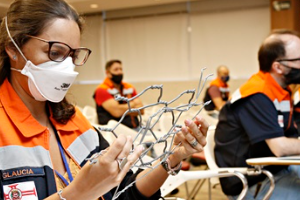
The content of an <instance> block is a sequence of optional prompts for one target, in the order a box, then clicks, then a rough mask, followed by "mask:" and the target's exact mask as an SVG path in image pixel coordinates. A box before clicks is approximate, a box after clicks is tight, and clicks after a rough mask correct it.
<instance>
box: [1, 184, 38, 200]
mask: <svg viewBox="0 0 300 200" xmlns="http://www.w3.org/2000/svg"><path fill="white" fill-rule="evenodd" d="M3 192H4V200H38V199H39V198H38V194H37V192H36V187H35V184H34V182H33V181H27V182H20V183H14V184H10V185H3Z"/></svg>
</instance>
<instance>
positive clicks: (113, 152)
mask: <svg viewBox="0 0 300 200" xmlns="http://www.w3.org/2000/svg"><path fill="white" fill-rule="evenodd" d="M126 141H127V137H126V136H124V135H119V137H118V138H117V139H116V140H115V141H114V142H113V143H112V145H111V146H110V148H109V149H108V151H107V152H106V153H105V154H104V155H103V158H104V159H105V160H106V161H107V162H113V161H115V160H116V159H117V157H118V155H119V154H120V153H121V152H122V150H123V149H124V146H125V144H126Z"/></svg>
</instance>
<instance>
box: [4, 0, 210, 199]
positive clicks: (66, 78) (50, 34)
mask: <svg viewBox="0 0 300 200" xmlns="http://www.w3.org/2000/svg"><path fill="white" fill-rule="evenodd" d="M81 31H82V19H81V18H80V17H79V16H78V14H77V13H76V11H75V10H74V9H72V8H71V7H70V6H69V5H68V4H67V3H66V2H64V1H63V0H16V1H14V2H13V3H12V4H11V6H10V7H9V9H8V12H7V15H6V16H5V17H4V18H3V20H2V23H1V33H0V173H1V177H2V179H1V180H0V187H1V189H0V199H5V200H8V199H9V200H11V199H23V198H24V199H30V200H38V199H47V200H66V199H67V200H77V199H78V200H79V199H80V200H82V199H84V200H94V199H105V200H109V199H111V198H112V196H113V194H114V192H115V190H116V188H115V187H116V186H117V185H119V184H120V187H119V188H118V189H119V190H122V189H123V188H125V187H126V186H127V185H129V184H130V183H132V182H133V181H134V180H135V179H136V178H139V177H142V176H144V175H145V174H146V173H147V172H148V171H147V170H144V171H142V170H139V171H138V172H137V173H135V174H134V173H133V172H132V171H131V170H130V167H131V166H132V164H133V163H134V162H135V161H136V160H137V158H138V157H139V156H140V155H141V153H142V151H143V148H142V147H139V146H138V147H136V148H135V149H134V150H133V151H131V148H132V139H131V138H130V137H125V136H124V135H120V136H119V137H118V138H117V139H116V140H115V142H114V143H113V144H112V145H111V146H110V147H109V148H107V147H108V143H107V142H106V140H105V139H104V138H103V137H102V135H101V134H98V133H97V132H96V130H95V129H94V128H93V127H92V126H91V125H90V123H89V122H88V121H87V120H86V119H85V118H84V116H83V115H82V113H81V112H80V111H79V110H77V109H76V108H75V107H74V106H73V105H72V104H70V103H69V102H68V101H67V100H66V98H65V95H66V93H67V91H68V89H69V88H70V86H71V85H72V83H73V82H74V80H75V78H76V76H77V74H78V73H77V72H76V71H74V68H75V66H81V65H83V64H84V63H85V62H86V61H87V59H88V57H89V55H90V53H91V50H89V49H88V48H84V47H81V46H80V34H81ZM186 126H187V127H183V128H182V132H180V133H178V134H177V135H176V138H175V142H174V145H178V146H179V143H181V145H180V147H179V148H177V150H176V151H175V152H174V154H173V155H171V156H170V157H169V158H168V159H167V161H166V162H164V163H163V164H164V165H163V166H159V167H158V168H156V169H155V170H153V171H152V172H151V173H150V174H149V175H147V178H145V179H141V180H139V181H138V182H136V184H134V185H133V186H132V187H129V189H127V190H126V191H125V192H124V193H122V194H121V195H120V196H119V198H118V199H128V200H129V199H130V200H142V199H159V197H160V192H159V188H160V186H161V185H162V184H163V182H164V181H165V179H166V178H167V177H168V173H167V172H169V173H170V174H176V172H178V170H179V169H180V162H181V160H182V159H184V158H186V157H187V156H189V155H191V154H192V153H195V152H198V151H201V150H202V147H203V145H205V135H206V132H207V129H208V125H207V123H206V122H205V120H203V119H201V118H196V120H195V121H190V120H187V121H186ZM102 150H104V151H102ZM98 152H102V154H101V155H100V154H95V153H98ZM95 155H97V156H95Z"/></svg>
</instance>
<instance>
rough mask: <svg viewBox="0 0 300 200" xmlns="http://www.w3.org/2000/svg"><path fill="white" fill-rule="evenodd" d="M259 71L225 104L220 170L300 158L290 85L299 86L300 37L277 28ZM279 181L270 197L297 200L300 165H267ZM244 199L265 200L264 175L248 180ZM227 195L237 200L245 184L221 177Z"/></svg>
mask: <svg viewBox="0 0 300 200" xmlns="http://www.w3.org/2000/svg"><path fill="white" fill-rule="evenodd" d="M258 60H259V67H260V70H259V72H258V73H256V74H254V75H253V76H252V77H251V78H250V79H249V80H248V81H247V82H246V83H245V84H244V85H242V86H241V87H240V88H239V89H238V90H237V91H236V92H235V93H234V94H233V95H232V99H231V100H230V101H229V102H227V103H226V104H225V106H224V107H223V108H222V109H221V111H220V115H219V122H218V124H217V128H216V132H215V142H216V146H215V157H216V162H217V164H218V166H220V167H248V166H247V164H246V159H249V158H258V157H269V156H276V157H281V156H289V155H297V154H298V155H299V154H300V140H298V139H297V137H298V133H297V129H296V127H295V125H294V124H295V123H294V117H293V109H292V100H291V91H290V89H289V87H288V85H289V84H292V83H299V82H300V39H299V37H298V35H297V34H296V33H294V32H292V31H288V30H276V31H274V32H272V33H271V35H269V36H268V37H267V38H266V39H265V40H264V42H263V43H262V45H261V47H260V49H259V52H258ZM266 169H267V170H269V171H270V172H272V174H273V175H274V177H275V190H274V191H273V194H272V196H271V199H272V200H274V199H276V200H277V199H285V200H288V199H291V200H292V199H299V198H300V193H299V188H300V178H299V167H296V166H268V167H266ZM247 179H248V184H249V190H248V192H247V194H246V198H245V199H262V198H263V196H264V195H265V194H266V192H267V190H268V189H269V185H270V183H269V181H268V178H266V177H265V176H248V177H247ZM220 181H221V186H222V190H223V192H224V193H225V194H226V195H228V196H229V198H230V199H236V198H237V195H238V194H239V193H240V192H241V190H242V183H241V182H240V181H239V180H237V179H236V178H222V179H221V180H220Z"/></svg>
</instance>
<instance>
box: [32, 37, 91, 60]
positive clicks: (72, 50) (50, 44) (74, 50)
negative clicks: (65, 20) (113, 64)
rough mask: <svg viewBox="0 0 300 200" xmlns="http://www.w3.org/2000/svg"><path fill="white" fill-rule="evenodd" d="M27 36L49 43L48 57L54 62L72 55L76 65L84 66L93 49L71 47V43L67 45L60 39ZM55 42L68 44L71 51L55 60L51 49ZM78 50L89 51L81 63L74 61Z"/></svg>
mask: <svg viewBox="0 0 300 200" xmlns="http://www.w3.org/2000/svg"><path fill="white" fill-rule="evenodd" d="M26 36H27V37H30V38H33V39H37V40H40V41H42V42H46V43H48V44H49V50H48V57H49V59H50V60H52V61H54V62H62V61H64V60H65V59H66V58H67V57H68V56H71V57H72V61H73V64H74V65H76V66H82V65H84V64H85V63H86V61H87V59H88V58H89V56H90V54H91V53H92V50H90V49H88V48H86V47H79V48H76V49H73V48H72V47H70V46H69V45H67V44H66V43H63V42H59V41H48V40H45V39H42V38H39V37H36V36H32V35H26ZM55 43H58V44H63V45H66V46H67V47H69V49H70V51H69V53H67V54H66V55H65V56H64V57H63V58H62V59H61V60H54V59H52V58H51V56H50V49H51V47H52V46H53V44H55ZM78 50H86V51H87V54H86V56H85V58H84V60H83V61H82V62H81V63H80V64H76V63H75V62H74V60H75V59H76V58H74V57H73V55H75V52H76V51H78Z"/></svg>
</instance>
